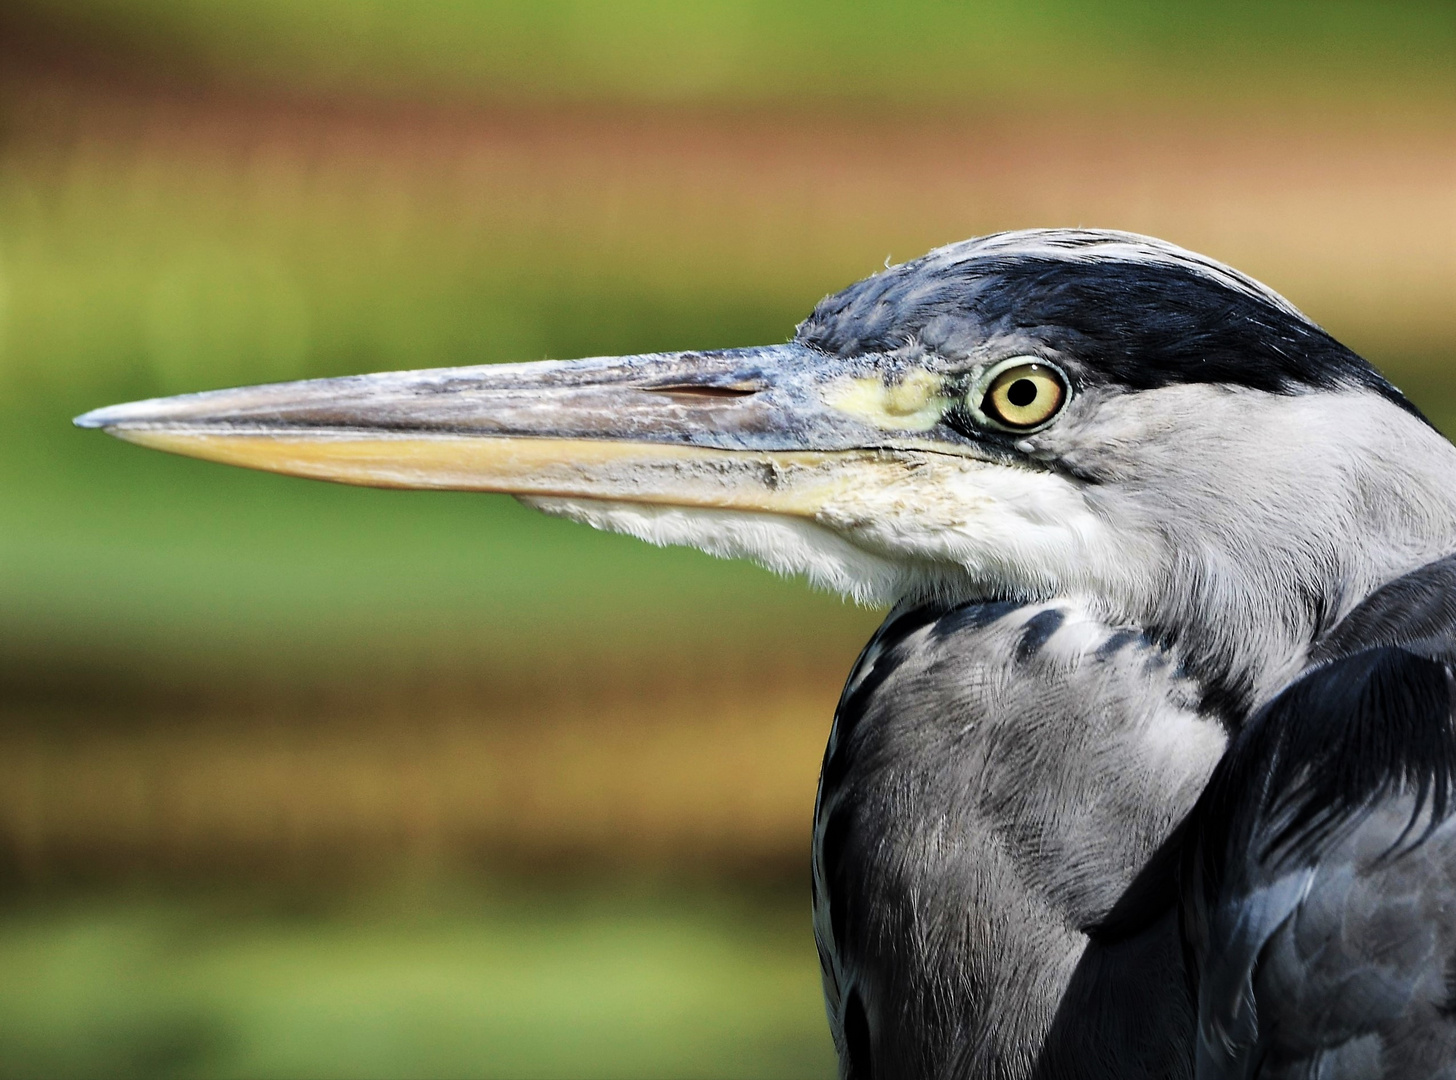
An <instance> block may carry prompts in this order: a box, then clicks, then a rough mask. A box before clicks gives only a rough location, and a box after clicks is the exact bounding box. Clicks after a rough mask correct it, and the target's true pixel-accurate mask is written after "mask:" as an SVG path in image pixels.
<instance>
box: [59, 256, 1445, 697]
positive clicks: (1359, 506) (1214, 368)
mask: <svg viewBox="0 0 1456 1080" xmlns="http://www.w3.org/2000/svg"><path fill="white" fill-rule="evenodd" d="M78 423H80V424H81V425H82V426H86V427H100V428H105V429H106V430H108V431H109V432H111V433H112V434H114V435H118V436H120V437H122V438H124V439H128V440H130V441H132V442H137V443H141V444H143V445H147V446H152V447H156V448H159V449H164V450H170V451H173V452H177V453H182V454H189V455H192V456H196V457H202V458H209V459H212V460H217V461H223V462H228V463H231V464H237V465H246V466H249V467H253V468H260V469H268V470H272V471H276V472H283V473H290V474H294V475H299V476H307V477H315V478H320V479H327V480H335V481H342V482H346V483H355V484H369V485H377V486H388V487H411V488H454V489H470V490H481V491H501V492H510V493H513V494H516V495H518V496H520V497H521V498H523V499H525V500H526V501H528V502H530V503H531V504H532V505H534V506H536V507H538V508H540V509H541V510H544V511H546V512H548V513H553V514H560V515H563V516H566V517H570V518H574V519H576V520H579V521H583V522H586V523H588V524H591V525H594V526H596V527H598V528H603V529H609V530H613V531H617V532H625V533H630V534H632V535H634V536H638V537H641V538H642V539H645V540H648V541H651V542H653V543H660V544H687V545H692V546H695V547H699V548H702V549H704V550H706V551H709V552H711V553H713V554H715V555H722V556H734V557H747V558H750V559H753V560H756V561H758V562H760V563H762V564H763V565H765V566H768V567H770V568H771V569H774V570H777V571H780V572H784V573H798V574H803V575H806V576H807V577H808V578H809V579H810V580H811V581H813V582H814V583H815V584H817V585H819V586H822V587H824V588H827V589H832V590H835V591H838V592H840V593H843V594H845V595H848V596H852V597H854V598H856V599H858V600H861V601H865V602H871V603H893V602H896V601H898V600H901V599H903V598H906V597H915V596H925V595H936V596H941V597H949V598H972V597H997V598H1027V599H1030V598H1037V597H1045V596H1052V595H1074V596H1079V597H1083V598H1085V599H1086V600H1087V601H1088V602H1089V603H1091V604H1093V605H1094V606H1096V607H1098V608H1100V609H1101V610H1102V612H1103V614H1104V615H1105V616H1106V617H1108V618H1111V619H1114V620H1116V619H1123V620H1127V621H1129V622H1135V623H1137V624H1138V625H1142V626H1151V627H1154V628H1156V629H1159V630H1163V631H1166V632H1167V633H1168V635H1169V637H1170V638H1172V639H1186V641H1187V648H1188V653H1189V660H1190V663H1192V664H1193V665H1194V666H1195V667H1197V666H1198V664H1200V663H1207V664H1211V665H1212V666H1213V667H1220V668H1224V669H1228V670H1242V669H1241V668H1240V660H1239V655H1240V654H1242V653H1243V652H1247V651H1250V650H1251V649H1252V648H1253V647H1254V645H1255V644H1256V642H1255V641H1253V640H1251V638H1253V639H1259V640H1258V642H1257V643H1259V644H1267V641H1266V640H1265V639H1272V638H1274V637H1279V638H1280V640H1285V639H1287V640H1288V641H1289V642H1291V643H1292V644H1290V645H1289V646H1288V647H1287V648H1285V649H1284V653H1285V654H1287V656H1286V660H1285V663H1286V665H1287V664H1290V663H1296V662H1297V661H1298V655H1297V653H1298V643H1299V642H1301V641H1302V642H1304V643H1306V644H1307V642H1308V641H1309V640H1310V639H1311V638H1312V637H1313V636H1314V635H1315V634H1316V633H1318V632H1319V630H1320V629H1322V628H1324V627H1326V626H1328V625H1329V623H1330V622H1331V621H1332V620H1333V619H1335V618H1337V617H1338V616H1339V615H1340V614H1342V613H1343V611H1344V610H1345V609H1346V608H1347V607H1348V606H1349V605H1351V604H1353V603H1354V602H1355V601H1356V600H1358V599H1359V597H1360V596H1362V595H1364V594H1365V592H1368V591H1369V589H1370V588H1373V587H1374V586H1376V585H1378V584H1380V583H1381V582H1383V581H1384V580H1388V579H1389V578H1390V577H1393V576H1395V575H1396V574H1398V573H1401V572H1403V571H1404V570H1407V569H1409V568H1411V567H1412V566H1414V565H1419V563H1420V562H1422V561H1424V560H1425V559H1426V558H1429V557H1433V553H1434V554H1441V553H1444V552H1445V551H1447V550H1450V547H1451V545H1452V543H1453V538H1456V524H1453V523H1456V503H1453V499H1452V496H1450V495H1448V494H1447V493H1446V491H1445V488H1446V484H1445V478H1446V476H1449V475H1450V472H1449V470H1450V467H1451V465H1452V464H1453V463H1456V461H1453V453H1452V449H1451V447H1450V445H1449V444H1447V443H1446V441H1445V440H1444V439H1442V438H1441V437H1440V435H1439V434H1438V433H1437V432H1435V430H1434V429H1432V428H1431V427H1430V425H1429V424H1427V423H1426V422H1425V421H1424V419H1423V418H1422V417H1421V416H1420V415H1419V413H1417V411H1416V410H1415V409H1414V408H1413V407H1412V406H1411V405H1410V404H1409V403H1408V402H1407V401H1406V400H1405V399H1404V398H1403V397H1402V396H1401V395H1400V393H1399V392H1398V391H1397V390H1396V389H1395V388H1394V387H1392V386H1391V385H1390V384H1389V383H1388V382H1386V381H1385V380H1384V379H1383V378H1382V377H1381V376H1380V375H1379V374H1378V373H1377V372H1376V371H1375V370H1374V369H1373V368H1371V367H1370V365H1368V364H1367V363H1366V362H1365V361H1363V360H1361V359H1360V358H1359V357H1358V356H1356V355H1355V354H1354V353H1353V352H1351V351H1350V350H1349V349H1347V348H1345V347H1344V346H1342V345H1340V344H1339V343H1338V342H1337V341H1335V340H1334V339H1333V338H1332V337H1330V336H1329V335H1328V334H1327V333H1325V332H1324V331H1323V330H1321V329H1320V328H1319V327H1318V326H1316V325H1315V324H1314V323H1313V322H1311V321H1310V320H1309V319H1307V318H1306V317H1305V316H1304V315H1302V314H1301V313H1300V312H1299V311H1298V310H1296V309H1295V308H1294V307H1293V306H1292V305H1290V304H1289V303H1288V302H1287V301H1286V300H1284V299H1283V298H1282V297H1280V296H1279V295H1278V294H1276V293H1274V292H1273V291H1272V290H1270V289H1268V288H1266V287H1264V286H1262V285H1260V284H1258V283H1257V282H1255V281H1253V280H1252V279H1250V278H1247V277H1245V276H1243V275H1241V274H1239V273H1237V272H1236V271H1234V270H1232V269H1230V268H1228V267H1226V266H1224V265H1222V264H1220V263H1217V262H1215V261H1213V260H1211V259H1207V258H1203V257H1201V256H1198V255H1195V254H1193V253H1191V252H1188V251H1185V250H1183V249H1180V248H1177V247H1175V246H1173V245H1171V244H1166V243H1163V242H1161V241H1157V240H1152V239H1149V238H1146V237H1140V236H1135V235H1132V234H1127V233H1117V232H1105V231H1089V230H1031V231H1024V232H1014V233H1002V234H997V235H993V236H988V237H983V238H980V239H977V240H971V241H967V242H965V243H961V244H955V245H951V246H949V247H945V248H941V249H939V250H937V251H934V252H931V253H930V254H928V255H926V256H924V257H923V258H920V259H917V260H914V261H912V262H909V263H905V264H903V265H899V266H894V267H890V268H887V269H886V270H885V271H884V272H882V273H879V274H876V275H874V276H873V277H870V278H868V279H866V280H864V281H861V282H859V283H857V284H855V285H852V286H850V287H849V288H848V289H845V290H844V291H843V292H840V293H838V294H835V295H833V296H830V297H827V298H826V299H825V300H823V301H822V302H821V303H820V304H819V305H818V306H817V307H816V308H815V310H814V312H813V313H812V314H811V315H810V316H809V318H808V319H806V320H805V321H804V322H803V323H802V324H800V326H799V328H798V331H797V333H796V335H795V336H794V338H793V340H791V341H790V342H788V343H786V344H780V345H769V346H763V347H755V348H740V349H727V350H721V351H707V352H675V353H657V354H649V355H639V356H626V357H605V358H594V359H587V360H576V361H570V362H555V361H547V362H540V363H528V364H508V365H486V366H479V367H466V368H446V369H437V370H428V371H414V372H400V373H389V374H374V375H362V376H354V377H348V378H338V379H321V380H311V381H306V382H297V383H286V384H279V385H272V386H261V387H250V388H245V389H238V390H223V391H215V392H208V393H201V394H191V395H186V396H182V397H175V398H164V399H158V400H152V401H142V402H136V403H133V404H128V405H120V406H115V407H112V408H107V409H100V410H97V411H95V412H92V413H88V414H86V415H85V416H83V417H81V418H79V420H78ZM1276 651H1277V650H1276ZM1200 658H1202V659H1200ZM1244 667H1245V668H1246V667H1247V665H1244ZM1246 675H1247V672H1245V674H1244V675H1240V676H1239V677H1238V680H1236V681H1239V680H1242V681H1241V686H1242V684H1243V683H1247V684H1248V685H1247V686H1243V687H1242V689H1240V690H1238V691H1237V693H1239V694H1243V695H1244V696H1250V695H1255V696H1256V687H1257V684H1258V683H1260V682H1261V679H1260V677H1258V676H1257V675H1247V677H1246ZM1251 680H1252V681H1251Z"/></svg>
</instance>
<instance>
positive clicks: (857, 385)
mask: <svg viewBox="0 0 1456 1080" xmlns="http://www.w3.org/2000/svg"><path fill="white" fill-rule="evenodd" d="M824 403H825V404H826V405H828V406H829V407H830V408H832V409H837V410H838V411H839V412H842V413H848V414H849V415H850V416H853V417H855V418H856V419H859V420H863V421H865V422H866V423H869V424H873V425H874V426H875V427H879V428H889V429H892V430H895V431H929V430H930V429H931V428H933V427H934V426H935V425H936V424H938V423H940V418H941V417H942V416H943V415H944V414H945V410H946V409H948V408H949V407H950V404H951V399H950V398H948V397H946V396H945V395H944V394H942V393H941V380H940V377H939V376H938V375H934V374H932V373H931V372H929V371H925V370H919V371H912V372H910V373H909V374H907V375H906V376H905V377H904V378H902V379H901V380H900V381H899V382H897V383H894V384H891V385H886V384H885V382H884V381H883V380H881V379H878V378H875V377H873V376H871V377H869V378H864V379H840V380H838V381H837V382H836V383H834V384H832V385H831V386H830V387H829V389H828V392H827V393H826V394H825V395H824Z"/></svg>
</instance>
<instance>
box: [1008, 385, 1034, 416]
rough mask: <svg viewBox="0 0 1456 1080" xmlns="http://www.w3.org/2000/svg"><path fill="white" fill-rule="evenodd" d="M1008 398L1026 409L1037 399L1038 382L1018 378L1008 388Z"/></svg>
mask: <svg viewBox="0 0 1456 1080" xmlns="http://www.w3.org/2000/svg"><path fill="white" fill-rule="evenodd" d="M1006 400H1007V401H1009V402H1011V404H1013V405H1015V406H1016V407H1017V408H1018V409H1024V408H1026V407H1027V406H1028V405H1030V404H1031V403H1032V402H1033V401H1035V400H1036V383H1034V382H1032V381H1031V380H1030V379H1017V380H1016V381H1015V382H1014V383H1012V384H1011V385H1010V386H1008V387H1007V388H1006Z"/></svg>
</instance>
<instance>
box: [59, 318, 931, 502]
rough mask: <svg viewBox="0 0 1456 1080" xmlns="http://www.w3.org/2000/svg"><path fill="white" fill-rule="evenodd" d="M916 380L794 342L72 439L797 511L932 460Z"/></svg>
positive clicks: (273, 389) (370, 389)
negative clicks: (109, 438)
mask: <svg viewBox="0 0 1456 1080" xmlns="http://www.w3.org/2000/svg"><path fill="white" fill-rule="evenodd" d="M946 395H947V390H946V389H945V387H944V385H943V380H942V379H941V378H940V377H939V376H936V375H933V374H931V373H930V372H928V371H926V370H924V369H918V368H917V369H914V370H911V371H909V372H901V373H900V374H899V375H898V376H897V377H896V378H895V379H894V380H893V381H891V382H886V381H885V380H884V378H883V377H882V375H881V374H880V372H879V370H878V369H877V368H876V367H875V366H874V358H858V359H856V360H844V359H842V358H838V357H832V356H828V355H826V354H824V353H820V352H818V351H816V350H814V349H811V348H809V347H807V346H804V345H799V344H786V345H774V346H766V347H762V348H748V349H730V350H724V351H719V352H678V353H655V354H647V355H641V356H626V357H602V358H597V359H590V360H577V361H570V362H556V361H546V362H541V363H532V364H502V365H486V366H480V367H466V368H440V369H435V370H429V371H411V372H393V373H387V374H378V375H360V376H351V377H348V378H339V379H315V380H309V381H305V382H294V383H279V384H274V385H269V386H256V387H246V388H242V389H237V390H219V391H212V392H208V393H201V394H187V395H184V396H181V397H172V398H157V399H152V400H149V401H138V402H133V403H131V404H127V405H116V406H112V407H110V408H105V409H97V410H95V411H94V412H89V413H86V414H85V415H84V416H80V417H78V418H77V419H76V423H77V424H78V425H80V426H81V427H87V428H102V429H104V430H106V431H107V432H109V433H110V434H112V435H116V436H117V437H119V438H122V439H126V440H128V441H130V442H134V443H139V444H141V445H143V446H150V447H154V448H156V449H160V450H168V451H171V452H173V453H178V454H186V455H189V456H192V457H199V458H206V459H208V460H212V461H220V462H225V463H227V464H231V465H242V466H246V467H249V468H254V469H265V470H269V471H272V472H280V473H287V474H290V475H294V476H305V477H312V478H316V479H321V480H332V481H338V482H342V483H349V484H364V485H370V486H376V487H398V488H448V489H457V490H470V491H499V492H509V493H512V494H518V495H530V496H556V497H568V498H578V497H579V498H594V499H609V500H614V501H628V502H647V503H666V504H673V505H679V506H705V507H718V508H725V509H744V510H756V511H769V512H774V513H781V514H792V515H798V516H813V515H814V514H815V512H816V511H817V510H818V509H819V508H820V507H822V506H823V505H824V504H825V502H826V501H827V500H830V499H832V498H833V497H834V495H835V494H836V492H839V491H842V490H843V489H844V487H845V486H846V485H848V484H853V483H854V482H855V474H856V473H857V472H858V470H855V469H845V468H844V466H845V465H847V464H849V463H850V461H852V460H853V461H861V462H864V463H869V462H871V461H873V460H876V459H883V458H884V457H885V456H886V455H892V456H895V457H896V458H898V459H903V457H904V455H905V454H906V453H907V452H910V453H912V454H913V452H915V451H924V450H935V449H944V447H943V444H942V443H941V441H940V439H939V438H937V437H936V435H937V433H936V432H934V431H933V429H935V428H936V427H937V425H940V424H941V423H942V416H943V414H944V412H945V410H946V409H947V408H948V407H949V404H950V399H949V397H947V396H946Z"/></svg>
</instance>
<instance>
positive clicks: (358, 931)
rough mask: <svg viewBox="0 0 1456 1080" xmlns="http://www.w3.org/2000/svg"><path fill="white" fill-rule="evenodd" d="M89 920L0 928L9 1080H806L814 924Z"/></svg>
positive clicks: (144, 907) (464, 910)
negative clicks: (103, 1079)
mask: <svg viewBox="0 0 1456 1080" xmlns="http://www.w3.org/2000/svg"><path fill="white" fill-rule="evenodd" d="M244 907H245V910H242V911H239V910H238V908H239V904H238V901H237V900H234V901H232V902H231V903H230V904H226V905H224V904H221V903H208V902H196V901H194V902H192V903H181V902H179V901H176V900H173V901H171V902H167V903H161V902H147V901H132V902H121V903H116V902H113V903H111V904H109V905H106V906H105V907H98V906H95V905H89V904H85V903H80V902H72V903H70V904H67V905H63V906H62V907H61V909H60V910H56V911H49V912H44V913H43V912H40V911H34V912H29V913H13V914H12V915H11V917H10V918H8V919H7V920H6V921H5V923H4V924H3V926H0V965H3V966H4V969H5V971H6V978H5V980H4V981H3V984H0V1073H3V1074H4V1075H5V1076H7V1077H15V1078H23V1077H42V1076H44V1077H88V1076H109V1077H123V1078H125V1077H159V1076H169V1077H199V1078H200V1077H218V1078H224V1077H249V1078H260V1080H261V1078H264V1077H301V1076H308V1077H348V1078H365V1077H397V1076H410V1077H436V1076H438V1077H511V1078H515V1077H561V1076H573V1077H612V1076H617V1077H627V1076H631V1077H713V1076H734V1077H771V1076H784V1077H811V1076H831V1075H833V1072H834V1063H833V1051H832V1049H831V1047H830V1045H829V1037H828V1032H827V1031H826V1029H825V1026H824V1016H823V1009H822V1006H821V1005H820V1003H819V1001H818V985H817V984H818V970H817V961H816V959H815V956H814V947H813V942H812V940H811V939H810V937H809V935H808V929H807V922H808V919H807V914H806V912H805V910H804V908H803V904H802V903H801V902H794V903H792V904H786V903H783V902H773V901H769V902H765V901H762V900H760V901H744V900H737V899H733V898H724V897H717V896H713V895H701V894H692V893H689V894H686V895H682V896H676V895H674V896H667V897H658V898H650V897H649V898H633V897H631V896H620V895H618V896H613V895H611V894H598V893H592V894H588V895H579V894H572V893H567V894H565V895H562V894H556V895H550V894H536V895H535V896H534V897H532V898H517V899H514V900H511V899H497V900H491V899H489V898H488V897H482V896H480V895H478V894H477V895H456V896H453V897H451V898H450V899H448V900H447V901H446V902H445V903H444V904H443V905H442V904H441V903H440V902H439V899H438V898H437V897H428V896H426V897H421V896H419V895H411V896H409V897H408V898H407V900H406V903H405V904H404V905H402V906H401V905H397V904H388V905H384V906H383V907H379V906H376V907H375V908H374V909H372V910H371V909H368V908H364V909H361V908H360V907H359V905H358V904H357V903H356V905H355V906H354V908H353V909H351V910H343V911H339V910H332V911H328V912H322V913H313V914H298V913H296V914H288V913H287V912H286V911H284V912H280V911H277V910H271V911H270V910H269V909H268V908H267V907H266V906H261V907H260V906H255V905H244Z"/></svg>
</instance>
